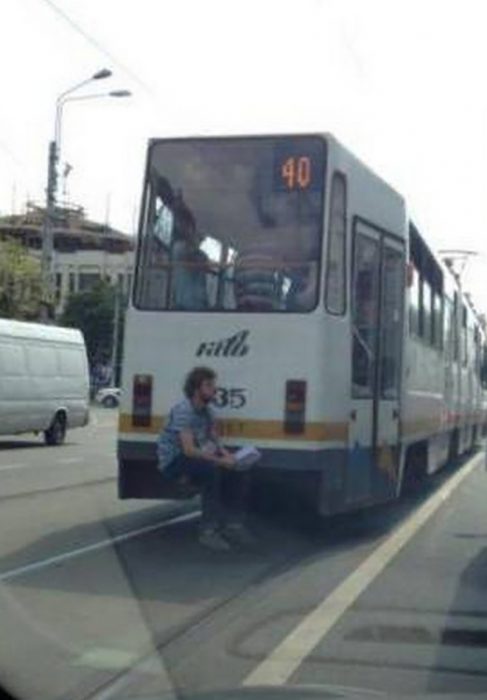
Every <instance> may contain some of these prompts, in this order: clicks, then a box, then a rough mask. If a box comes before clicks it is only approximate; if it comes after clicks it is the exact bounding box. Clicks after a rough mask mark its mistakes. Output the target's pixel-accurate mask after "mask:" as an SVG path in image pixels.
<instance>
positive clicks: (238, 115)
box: [0, 0, 487, 311]
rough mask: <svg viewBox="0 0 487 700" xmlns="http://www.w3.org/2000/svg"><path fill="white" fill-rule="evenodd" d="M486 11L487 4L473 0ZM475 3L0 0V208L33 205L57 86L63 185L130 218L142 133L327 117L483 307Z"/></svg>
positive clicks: (89, 208)
mask: <svg viewBox="0 0 487 700" xmlns="http://www.w3.org/2000/svg"><path fill="white" fill-rule="evenodd" d="M484 8H485V9H484ZM486 15H487V7H485V2H483V0H462V2H457V1H456V0H443V1H442V2H439V1H438V2H436V1H435V0H407V1H403V0H393V1H392V0H388V1H386V0H177V1H176V0H172V1H171V0H137V2H132V1H130V0H127V1H126V2H125V3H123V2H121V1H120V0H1V2H0V26H1V27H2V30H3V31H2V41H1V42H0V77H1V82H0V84H1V86H2V95H1V108H0V213H10V212H11V211H12V210H13V211H16V212H20V211H22V210H23V208H24V206H25V202H26V200H27V199H31V200H34V201H36V202H39V203H41V202H42V201H43V198H44V191H45V185H46V177H47V148H48V141H49V140H50V139H51V138H52V137H53V132H54V119H55V105H56V99H57V97H58V96H59V95H60V94H61V93H63V92H64V91H65V90H67V89H69V88H71V87H72V86H74V85H76V84H78V83H80V82H81V81H83V80H84V79H86V78H89V77H90V76H91V75H93V74H94V73H95V72H96V71H97V70H99V69H101V68H109V69H110V70H112V71H113V76H112V77H111V78H110V79H107V80H103V81H96V82H95V81H93V82H92V83H90V84H88V85H86V86H85V87H84V88H81V89H80V90H79V91H77V92H76V93H73V96H75V95H76V96H77V97H82V96H85V95H91V94H94V93H95V94H96V93H106V92H109V91H111V90H116V89H126V90H130V91H131V92H132V97H130V98H128V99H115V98H110V97H103V98H101V97H100V98H99V99H98V98H97V99H87V100H75V101H72V102H68V103H67V104H66V105H65V108H64V110H63V119H62V149H61V153H62V156H61V160H62V161H63V162H67V163H69V164H70V166H71V167H72V170H71V172H70V174H69V176H68V178H67V181H66V187H67V198H68V199H69V201H72V202H74V203H76V204H80V205H82V206H83V207H84V208H85V210H86V212H87V214H88V215H89V216H90V217H91V218H94V219H97V220H101V221H108V222H109V223H110V224H111V225H112V226H115V227H117V228H120V229H121V230H123V231H126V232H127V233H132V232H133V231H134V229H135V226H136V223H135V222H136V215H137V208H138V205H139V199H140V194H141V185H142V177H143V169H144V161H145V149H146V144H147V140H148V139H149V138H151V137H164V136H174V135H177V136H189V135H195V134H204V135H209V134H212V135H215V134H222V135H223V134H246V133H248V134H255V133H290V132H306V131H312V132H332V133H333V134H334V135H335V136H336V137H337V138H338V139H339V140H340V141H342V143H343V144H344V145H346V146H347V147H348V148H350V150H352V151H353V152H354V153H355V154H356V155H357V156H358V157H359V158H361V159H362V160H363V161H364V162H365V163H366V164H367V165H368V166H369V167H371V168H372V169H373V170H375V171H376V172H377V173H378V174H379V175H380V176H381V177H382V178H384V179H385V180H386V181H387V182H389V183H390V184H391V185H392V186H393V187H394V188H395V189H397V190H398V191H399V192H400V193H401V194H402V195H403V197H404V198H405V199H406V202H407V205H408V210H409V213H410V215H411V216H412V218H413V219H414V220H415V222H416V224H417V225H418V227H419V229H420V230H421V232H422V234H423V236H424V237H425V239H426V240H427V242H428V243H429V245H430V246H431V247H432V248H433V249H434V250H438V249H445V248H455V249H458V248H460V249H469V250H473V251H476V252H477V253H478V255H477V257H475V258H472V259H471V261H470V262H469V263H468V265H467V267H466V269H465V273H464V275H465V276H464V282H465V286H466V288H467V289H468V290H470V291H471V292H472V295H473V298H474V301H475V302H476V304H477V306H478V307H479V309H480V310H482V311H487V236H486V234H487V206H486V205H487V175H486V174H485V170H486V167H485V163H486V162H487V90H486V86H485V83H486V81H485V66H487V42H486V41H485V38H484V34H485V26H486V20H487V17H486Z"/></svg>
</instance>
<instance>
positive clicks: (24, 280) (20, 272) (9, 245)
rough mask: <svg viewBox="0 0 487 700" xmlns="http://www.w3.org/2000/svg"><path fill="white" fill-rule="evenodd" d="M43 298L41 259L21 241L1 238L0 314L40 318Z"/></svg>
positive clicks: (25, 318)
mask: <svg viewBox="0 0 487 700" xmlns="http://www.w3.org/2000/svg"><path fill="white" fill-rule="evenodd" d="M41 299H42V276H41V265H40V262H39V261H38V260H36V259H35V258H33V257H32V256H31V255H30V254H29V252H28V251H27V250H26V249H25V248H24V247H23V246H22V244H21V243H19V242H17V241H14V240H10V239H7V240H4V241H0V316H2V317H3V318H15V319H18V320H24V321H33V320H37V319H38V318H39V313H40V302H41Z"/></svg>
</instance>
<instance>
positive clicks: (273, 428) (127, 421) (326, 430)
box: [118, 413, 348, 442]
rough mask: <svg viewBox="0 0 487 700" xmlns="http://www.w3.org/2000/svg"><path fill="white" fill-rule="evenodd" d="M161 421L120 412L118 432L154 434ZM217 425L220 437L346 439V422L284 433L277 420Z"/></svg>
mask: <svg viewBox="0 0 487 700" xmlns="http://www.w3.org/2000/svg"><path fill="white" fill-rule="evenodd" d="M163 424H164V417H163V416H151V418H150V424H149V425H142V426H139V425H133V419H132V415H131V414H127V413H122V414H120V417H119V421H118V429H119V432H120V433H149V434H158V433H160V431H161V430H162V427H163ZM218 425H219V427H220V430H221V434H222V435H223V436H224V437H229V438H230V437H231V438H244V439H250V440H289V441H296V440H300V441H312V442H345V441H346V440H348V424H347V423H331V422H326V423H306V424H305V426H304V431H303V432H302V433H298V434H293V433H287V432H285V430H284V423H283V422H282V421H277V420H231V419H230V420H229V419H227V420H225V419H223V420H219V421H218Z"/></svg>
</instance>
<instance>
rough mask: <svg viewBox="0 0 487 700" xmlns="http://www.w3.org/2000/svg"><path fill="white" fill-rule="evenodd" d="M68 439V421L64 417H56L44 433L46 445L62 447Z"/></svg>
mask: <svg viewBox="0 0 487 700" xmlns="http://www.w3.org/2000/svg"><path fill="white" fill-rule="evenodd" d="M65 437H66V419H65V418H64V416H62V415H59V414H58V415H57V416H55V418H54V420H53V422H52V423H51V425H50V427H49V428H48V429H47V430H45V431H44V439H45V441H46V445H62V443H63V442H64V439H65Z"/></svg>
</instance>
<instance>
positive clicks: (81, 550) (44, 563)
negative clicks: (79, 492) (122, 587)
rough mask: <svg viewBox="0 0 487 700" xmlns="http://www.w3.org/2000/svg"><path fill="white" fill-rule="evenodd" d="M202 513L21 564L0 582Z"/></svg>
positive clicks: (189, 514) (0, 574) (2, 574)
mask: <svg viewBox="0 0 487 700" xmlns="http://www.w3.org/2000/svg"><path fill="white" fill-rule="evenodd" d="M198 515H200V511H192V512H191V513H185V514H184V515H178V516H176V517H175V518H171V519H170V520H163V521H162V522H158V523H155V524H154V525H146V526H145V527H141V528H139V529H138V530H132V531H131V532H125V533H124V534H123V535H117V536H116V537H112V538H110V539H108V540H101V541H100V542H95V543H93V544H89V545H87V546H86V547H78V548H77V549H72V550H71V551H69V552H64V553H63V554H57V555H56V556H54V557H49V558H48V559H41V560H40V561H35V562H33V563H32V564H26V565H25V566H19V567H18V568H17V569H10V571H5V572H3V573H0V582H2V581H11V580H12V579H14V578H18V577H19V576H23V575H24V574H29V573H32V572H33V571H39V570H40V569H45V568H47V567H49V566H53V564H60V563H62V562H65V561H69V560H70V559H74V558H76V557H79V556H82V555H83V554H88V553H90V552H96V551H97V550H99V549H104V548H105V547H112V546H113V545H114V544H115V543H116V542H125V541H126V540H131V539H132V538H134V537H139V535H145V534H147V533H148V532H154V530H160V529H162V528H164V527H167V526H168V525H175V524H176V523H182V522H185V521H187V520H192V519H194V518H196V517H197V516H198Z"/></svg>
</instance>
